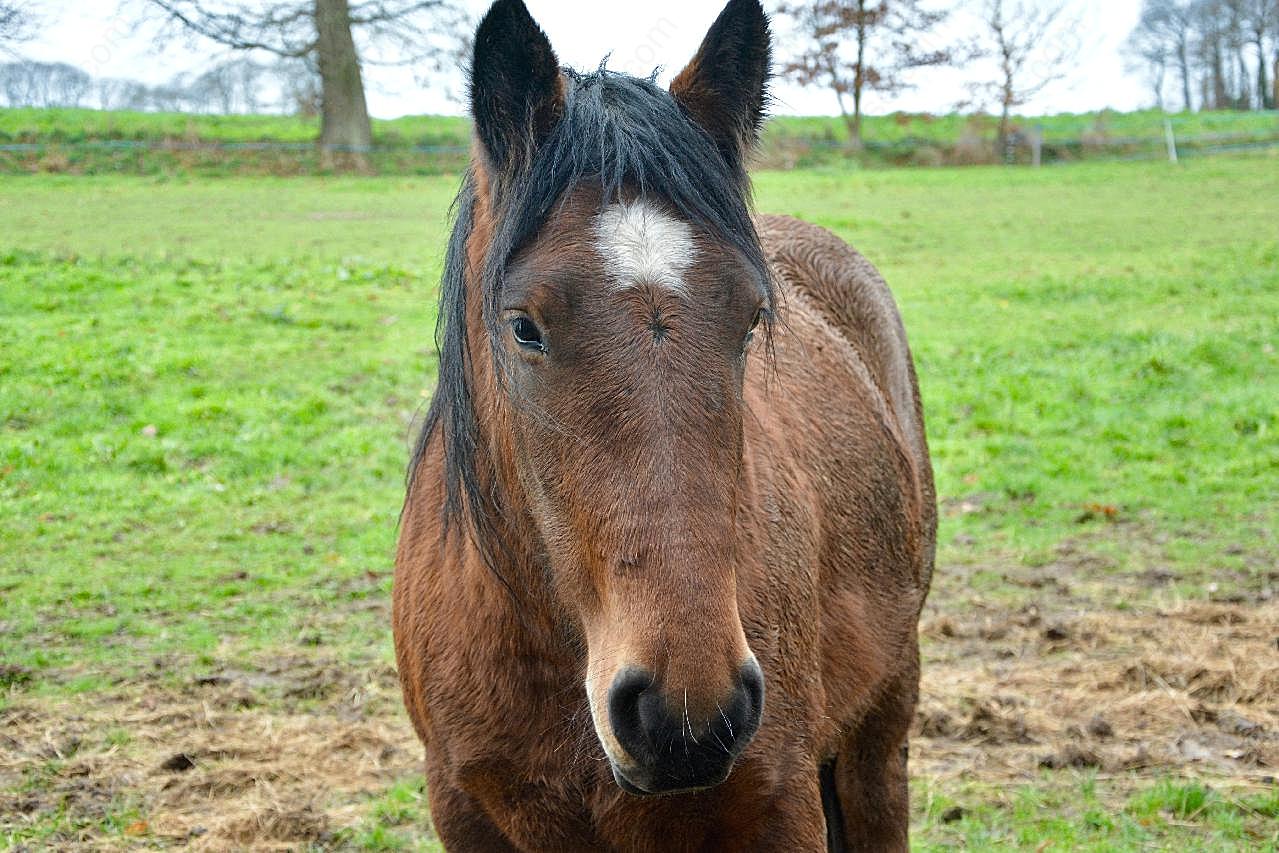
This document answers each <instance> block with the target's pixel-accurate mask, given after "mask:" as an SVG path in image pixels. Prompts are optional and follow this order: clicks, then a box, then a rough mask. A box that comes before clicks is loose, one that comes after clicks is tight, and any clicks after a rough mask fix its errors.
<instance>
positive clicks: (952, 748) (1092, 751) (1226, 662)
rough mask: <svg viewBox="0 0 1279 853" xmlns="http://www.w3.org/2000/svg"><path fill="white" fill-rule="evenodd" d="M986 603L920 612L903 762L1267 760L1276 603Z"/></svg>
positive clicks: (1278, 621) (1226, 766) (1267, 767)
mask: <svg viewBox="0 0 1279 853" xmlns="http://www.w3.org/2000/svg"><path fill="white" fill-rule="evenodd" d="M1043 589H1044V590H1052V589H1053V588H1052V587H1043ZM1072 603H1073V602H1072ZM992 609H993V608H989V607H988V608H981V607H978V608H976V610H977V612H974V613H971V614H969V615H968V616H967V617H965V618H960V617H958V616H956V615H954V614H944V613H937V614H936V615H932V616H930V617H929V618H927V619H926V620H925V622H924V625H923V633H924V637H925V644H924V657H925V668H924V678H923V684H922V688H921V697H920V707H919V713H918V715H917V719H916V725H915V741H914V744H913V745H912V749H911V759H912V764H913V770H914V772H916V773H924V774H926V775H929V776H934V777H942V778H945V777H965V778H971V777H975V776H980V778H982V779H983V780H988V781H999V780H1014V779H1027V778H1031V777H1033V776H1034V774H1035V772H1036V771H1037V770H1038V769H1040V768H1049V769H1062V768H1084V767H1089V768H1098V769H1099V770H1101V771H1103V772H1114V773H1118V772H1124V771H1132V770H1145V769H1164V770H1175V769H1182V770H1187V771H1190V772H1195V773H1209V774H1212V775H1218V776H1225V777H1229V778H1231V779H1235V780H1238V781H1241V782H1256V783H1263V782H1269V781H1272V780H1273V778H1274V777H1275V775H1276V774H1277V773H1279V654H1277V653H1276V645H1275V643H1276V638H1279V605H1276V604H1274V603H1268V604H1262V605H1257V606H1242V605H1233V604H1212V603H1202V602H1200V603H1194V604H1173V605H1171V606H1167V607H1156V608H1152V609H1150V610H1146V611H1140V612H1134V611H1113V610H1112V611H1105V612H1097V611H1088V610H1078V609H1073V608H1071V609H1065V608H1064V607H1063V602H1061V601H1058V600H1055V598H1053V597H1047V598H1045V599H1043V600H1040V601H1039V602H1037V603H1035V604H1032V605H1025V606H1023V607H1021V608H1019V609H1018V610H1016V611H1015V612H1011V613H1007V614H1005V615H1000V614H999V613H998V612H990V611H991V610H992ZM983 611H985V612H983Z"/></svg>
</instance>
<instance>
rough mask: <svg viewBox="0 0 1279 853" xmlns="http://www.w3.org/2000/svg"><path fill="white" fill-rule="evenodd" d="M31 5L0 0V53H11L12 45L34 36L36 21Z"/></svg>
mask: <svg viewBox="0 0 1279 853" xmlns="http://www.w3.org/2000/svg"><path fill="white" fill-rule="evenodd" d="M30 6H31V4H30V3H27V4H25V7H24V6H23V4H20V3H16V2H14V1H13V0H0V51H3V52H6V53H12V52H13V45H15V44H17V43H18V42H23V41H26V40H27V39H29V38H31V37H32V36H33V35H35V28H36V21H35V17H34V16H33V15H32V14H31V8H30Z"/></svg>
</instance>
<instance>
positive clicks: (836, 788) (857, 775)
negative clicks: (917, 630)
mask: <svg viewBox="0 0 1279 853" xmlns="http://www.w3.org/2000/svg"><path fill="white" fill-rule="evenodd" d="M918 685H919V653H918V650H917V649H916V650H914V651H913V652H912V653H911V657H910V659H909V662H908V664H907V665H906V666H905V667H904V669H903V672H901V673H900V674H899V675H898V676H896V677H895V678H894V679H893V681H892V683H891V684H890V685H889V686H888V688H887V689H886V690H885V691H884V692H883V693H882V694H881V696H880V699H879V701H878V702H877V703H876V704H875V705H874V706H873V707H872V708H871V710H870V712H869V713H867V714H866V716H865V717H863V718H862V720H861V721H860V722H859V723H858V725H857V727H856V728H855V729H853V730H852V731H850V732H849V733H848V735H847V736H846V737H845V739H844V742H843V745H842V746H841V747H840V750H839V754H838V755H836V756H835V759H834V763H833V765H827V766H825V767H824V768H823V770H822V776H823V777H825V778H824V779H823V783H824V787H825V788H826V790H824V791H823V795H825V797H826V799H827V802H828V811H831V812H834V814H832V815H831V817H832V820H831V824H832V825H831V827H830V850H831V851H832V853H843V851H875V853H878V852H879V851H906V850H908V849H909V847H910V844H909V833H910V792H909V789H908V781H909V780H908V777H907V771H906V744H907V737H908V734H909V730H910V725H911V721H912V719H913V718H914V715H915V702H916V699H917V697H918V692H919V687H918ZM832 788H833V790H831V789H832Z"/></svg>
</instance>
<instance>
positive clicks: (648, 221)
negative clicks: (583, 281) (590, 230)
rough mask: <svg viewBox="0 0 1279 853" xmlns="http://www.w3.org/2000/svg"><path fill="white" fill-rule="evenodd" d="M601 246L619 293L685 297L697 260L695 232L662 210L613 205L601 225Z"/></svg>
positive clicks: (636, 203)
mask: <svg viewBox="0 0 1279 853" xmlns="http://www.w3.org/2000/svg"><path fill="white" fill-rule="evenodd" d="M595 247H596V249H597V250H598V251H599V253H600V255H601V256H602V257H603V258H604V267H605V271H606V272H607V273H608V275H609V277H610V279H611V280H612V282H613V286H614V287H615V288H617V289H619V290H624V289H626V288H628V287H637V286H639V285H654V286H657V287H664V288H666V289H667V290H670V291H672V292H673V293H684V292H685V289H686V288H685V283H684V273H685V272H687V271H688V268H689V267H691V266H692V265H693V261H694V259H695V258H696V257H697V246H696V245H695V244H694V242H693V229H692V228H690V227H689V225H688V223H687V222H682V221H680V220H678V219H676V218H675V217H673V216H671V215H670V214H668V213H666V211H664V210H662V209H661V208H660V207H657V206H656V205H654V204H652V203H650V202H647V201H643V200H637V201H633V202H619V203H617V204H612V205H609V206H608V207H607V208H605V209H604V211H603V212H602V213H600V215H599V217H598V218H597V219H596V220H595Z"/></svg>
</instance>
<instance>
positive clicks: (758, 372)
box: [394, 0, 936, 851]
mask: <svg viewBox="0 0 1279 853" xmlns="http://www.w3.org/2000/svg"><path fill="white" fill-rule="evenodd" d="M769 53H770V47H769V31H768V22H767V19H766V17H765V15H764V13H763V10H762V9H761V8H760V6H759V3H758V2H757V0H732V2H730V3H729V4H728V6H727V8H726V9H725V10H724V12H723V13H722V14H721V15H720V16H719V18H718V19H717V20H716V22H715V24H714V25H713V26H712V28H711V30H710V31H709V33H708V34H707V36H706V39H705V41H704V42H703V44H702V46H701V48H700V50H699V52H698V54H697V55H696V57H694V59H693V60H692V62H691V63H690V64H689V66H688V67H687V68H685V69H684V71H683V72H682V73H681V74H679V75H678V76H677V77H676V78H675V80H674V82H673V83H672V84H671V87H670V91H669V92H668V91H664V90H661V89H659V88H658V87H657V86H655V85H654V84H653V82H652V81H651V80H639V79H636V78H633V77H627V76H625V75H621V74H614V73H612V72H609V71H607V70H606V69H603V68H601V69H599V70H598V71H596V72H593V73H590V74H578V73H575V72H573V71H569V70H564V69H561V68H560V67H559V64H558V62H557V60H556V58H555V54H554V52H553V51H552V49H551V46H550V44H549V43H548V41H547V39H546V37H545V35H543V33H542V31H541V30H540V29H539V28H538V26H537V24H536V23H535V22H534V21H533V19H532V18H531V17H530V16H529V13H528V11H527V10H526V9H525V7H524V4H523V3H522V2H520V0H498V2H497V3H495V4H494V5H493V6H492V8H491V9H490V10H489V12H488V14H487V16H486V17H485V18H484V20H483V22H482V23H481V25H480V27H479V30H478V32H477V33H476V36H475V55H474V61H473V66H472V71H471V75H472V79H471V100H472V110H473V114H474V118H475V128H476V154H475V157H474V161H473V164H472V166H471V169H470V170H469V172H468V174H467V177H466V180H465V182H464V185H463V189H462V191H461V193H460V195H459V197H458V201H457V206H456V224H455V228H454V232H453V237H452V239H451V241H450V244H449V251H448V256H447V261H446V268H445V273H444V280H443V289H442V295H441V309H440V324H441V325H440V330H441V331H440V341H439V343H440V349H441V358H440V374H439V384H438V388H437V390H436V394H435V397H434V400H433V402H432V405H431V409H430V411H429V414H428V416H427V422H426V424H425V428H424V429H423V432H422V436H421V439H420V441H419V445H418V448H417V452H416V453H415V455H414V459H413V463H412V466H411V468H410V472H409V489H408V496H407V499H406V502H405V506H404V513H403V518H402V532H401V536H400V543H399V551H398V555H397V559H396V576H395V599H394V628H395V642H396V652H397V659H398V662H399V670H400V678H401V681H402V683H403V687H404V699H405V703H406V705H407V706H408V711H409V715H410V717H411V718H412V720H413V724H414V726H415V727H416V729H417V732H418V734H419V736H420V737H421V738H422V741H423V743H424V744H425V746H426V774H427V784H428V792H429V796H430V805H431V814H432V816H433V818H434V823H435V828H436V831H437V832H438V834H439V836H440V838H442V839H443V840H444V843H445V844H446V845H447V846H448V848H449V849H451V850H485V851H488V850H499V851H500V850H525V851H571V850H787V851H791V850H821V849H827V848H829V849H832V850H845V849H866V850H890V849H903V848H904V847H905V846H906V841H907V818H908V803H907V782H906V779H907V777H906V739H907V729H908V726H909V724H910V721H911V717H912V714H913V709H914V706H915V701H916V693H917V690H918V681H919V662H918V661H919V655H918V643H917V633H916V630H917V623H918V619H919V611H920V607H921V606H922V603H923V600H924V596H925V594H926V593H927V589H928V584H929V578H930V575H931V572H932V564H933V551H934V540H935V530H936V508H935V499H934V494H933V485H932V472H931V468H930V463H929V458H928V449H927V445H926V443H925V439H924V429H923V422H922V418H921V413H920V405H919V396H918V391H917V388H916V382H915V376H914V368H913V365H912V363H911V356H910V352H909V350H908V348H907V345H906V338H905V333H904V331H903V329H902V325H901V321H900V319H899V317H898V314H897V309H896V307H895V305H894V303H893V299H892V297H891V295H890V294H889V291H888V289H887V287H886V286H885V284H884V282H883V280H882V279H881V278H880V277H879V275H878V273H876V271H875V269H874V268H873V267H872V266H871V265H870V264H869V263H867V262H866V261H865V260H864V259H863V258H862V257H861V256H860V255H858V254H857V253H856V252H855V251H853V250H852V249H851V248H849V247H848V246H847V245H846V244H844V243H842V242H841V241H840V240H838V239H837V238H836V237H834V236H833V235H831V234H829V233H827V232H825V231H823V230H821V229H819V228H816V227H814V226H811V225H807V224H805V223H802V222H799V221H796V220H793V219H787V218H781V217H760V218H756V219H752V217H751V215H750V213H749V208H748V193H749V185H748V181H747V177H746V171H745V166H744V161H745V160H746V159H747V157H748V156H749V154H750V151H751V148H752V146H753V145H754V143H755V140H756V136H757V133H758V130H759V126H760V123H761V121H762V118H763V114H764V105H765V101H766V95H765V85H766V82H767V77H768V68H769ZM766 693H767V700H765V694H766ZM654 795H662V796H654Z"/></svg>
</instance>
